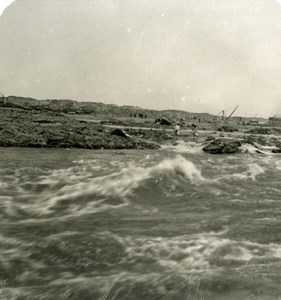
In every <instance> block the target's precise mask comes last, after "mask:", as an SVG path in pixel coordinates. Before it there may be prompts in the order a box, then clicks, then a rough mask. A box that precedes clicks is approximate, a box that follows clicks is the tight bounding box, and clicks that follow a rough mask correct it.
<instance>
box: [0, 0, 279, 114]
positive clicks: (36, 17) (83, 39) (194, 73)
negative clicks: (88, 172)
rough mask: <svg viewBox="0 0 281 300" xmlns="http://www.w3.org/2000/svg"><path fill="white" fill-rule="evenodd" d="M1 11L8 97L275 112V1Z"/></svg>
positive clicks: (57, 4) (143, 0)
mask: <svg viewBox="0 0 281 300" xmlns="http://www.w3.org/2000/svg"><path fill="white" fill-rule="evenodd" d="M4 8H6V9H5V10H4ZM0 15H1V17H0V92H1V93H4V95H6V96H8V95H17V96H24V97H33V98H37V99H73V100H78V101H93V102H104V103H112V104H118V105H133V106H140V107H143V108H150V109H158V110H163V109H180V110H185V111H190V112H208V113H212V114H218V113H219V112H220V111H221V110H225V112H226V114H230V113H231V111H232V110H233V109H234V108H235V107H236V106H237V105H239V107H238V109H237V111H236V112H235V115H240V116H250V117H251V116H252V117H253V116H255V115H257V114H258V116H260V117H269V116H273V115H275V114H277V115H280V114H281V84H280V82H281V80H280V79H281V0H278V1H276V0H251V1H250V0H140V1H138V0H79V1H77V0H16V1H12V0H0Z"/></svg>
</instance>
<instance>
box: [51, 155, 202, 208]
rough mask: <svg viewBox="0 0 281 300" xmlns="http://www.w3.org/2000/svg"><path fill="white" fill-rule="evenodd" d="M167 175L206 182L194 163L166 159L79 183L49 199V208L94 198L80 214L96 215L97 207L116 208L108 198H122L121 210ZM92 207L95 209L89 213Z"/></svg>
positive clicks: (64, 188) (180, 158)
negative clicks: (145, 186)
mask: <svg viewBox="0 0 281 300" xmlns="http://www.w3.org/2000/svg"><path fill="white" fill-rule="evenodd" d="M167 172H169V173H172V174H176V175H180V176H183V177H184V178H186V179H188V180H189V181H190V182H191V183H192V184H197V183H200V182H203V181H206V179H205V178H203V177H202V175H201V172H200V170H198V169H197V168H196V166H195V165H194V164H193V163H192V162H190V161H188V160H186V159H184V158H183V157H181V156H178V157H177V158H175V159H166V160H164V161H162V162H160V163H159V164H158V165H156V166H152V167H147V168H143V167H136V166H130V167H127V168H123V169H122V170H121V171H119V172H116V173H114V174H110V175H106V176H101V177H97V178H92V179H91V180H89V181H88V182H79V183H77V184H74V185H71V186H65V187H63V188H62V189H61V191H59V193H58V194H56V195H54V197H52V198H51V199H48V203H47V205H46V206H45V209H46V210H50V208H52V207H54V206H56V205H57V203H59V202H61V201H68V200H71V199H81V197H82V198H85V197H91V196H97V197H98V198H99V200H98V201H95V202H92V203H90V204H88V205H87V207H84V208H83V209H82V210H81V208H80V207H79V212H80V213H82V214H84V213H86V212H87V211H88V212H93V208H98V211H100V210H104V209H108V208H110V207H113V206H112V205H108V204H107V203H106V199H107V198H109V197H112V196H114V197H118V199H121V203H119V205H118V207H121V206H124V205H127V204H128V203H129V202H128V200H127V199H126V197H127V196H128V195H129V194H130V193H131V192H132V191H133V190H135V189H136V188H137V187H139V186H140V184H141V183H142V182H144V181H145V180H147V179H150V178H153V177H155V176H158V175H162V174H165V173H167ZM101 204H102V205H101ZM115 207H116V206H115ZM76 208H77V204H76ZM89 208H91V209H90V210H89ZM75 210H76V212H77V211H78V210H77V209H75Z"/></svg>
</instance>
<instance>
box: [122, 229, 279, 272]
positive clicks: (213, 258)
mask: <svg viewBox="0 0 281 300" xmlns="http://www.w3.org/2000/svg"><path fill="white" fill-rule="evenodd" d="M119 239H120V240H121V242H122V243H123V244H124V247H125V249H126V251H125V253H126V255H125V256H124V258H123V260H122V263H124V264H130V265H132V268H134V266H136V265H137V266H138V269H139V268H140V265H143V268H144V270H145V268H146V264H147V263H148V262H149V264H150V265H154V266H155V267H154V269H155V270H158V272H168V273H169V272H173V273H176V274H199V273H204V274H206V273H217V272H220V270H222V269H223V267H225V266H229V265H235V266H243V265H246V264H247V263H248V262H250V261H252V262H255V263H256V264H259V262H261V263H264V261H268V262H270V261H271V262H273V261H274V260H276V259H280V258H281V245H280V244H274V243H270V244H259V243H253V242H250V241H244V240H241V241H239V240H231V239H228V238H224V237H223V232H221V233H217V234H216V233H202V234H196V235H184V236H177V237H173V238H166V237H165V238H164V237H156V238H155V237H142V236H141V237H129V236H128V237H125V238H121V237H119ZM157 265H158V267H159V268H158V269H157V267H156V266H157Z"/></svg>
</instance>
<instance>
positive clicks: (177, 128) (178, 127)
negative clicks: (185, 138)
mask: <svg viewBox="0 0 281 300" xmlns="http://www.w3.org/2000/svg"><path fill="white" fill-rule="evenodd" d="M174 128H175V137H176V138H178V137H179V135H180V123H176V125H175V127H174Z"/></svg>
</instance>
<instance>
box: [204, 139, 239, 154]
mask: <svg viewBox="0 0 281 300" xmlns="http://www.w3.org/2000/svg"><path fill="white" fill-rule="evenodd" d="M240 146H241V142H240V141H239V140H235V139H222V138H219V139H216V140H213V141H212V142H211V143H209V144H208V145H206V146H205V147H204V148H203V151H204V152H207V153H211V154H223V153H225V154H228V153H236V152H239V147H240Z"/></svg>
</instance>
